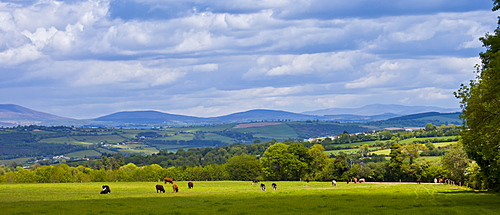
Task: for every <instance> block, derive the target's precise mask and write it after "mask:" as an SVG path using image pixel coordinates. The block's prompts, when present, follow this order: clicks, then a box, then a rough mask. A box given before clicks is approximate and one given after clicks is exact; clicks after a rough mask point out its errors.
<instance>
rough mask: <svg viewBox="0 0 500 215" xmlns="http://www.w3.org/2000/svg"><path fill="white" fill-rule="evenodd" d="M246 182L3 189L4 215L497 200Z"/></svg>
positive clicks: (391, 186)
mask: <svg viewBox="0 0 500 215" xmlns="http://www.w3.org/2000/svg"><path fill="white" fill-rule="evenodd" d="M263 183H265V184H266V185H267V188H268V189H267V191H261V190H260V187H259V185H257V184H256V185H252V184H251V183H250V182H249V181H248V182H247V181H217V182H213V181H197V182H194V189H191V190H189V189H187V182H176V184H178V185H179V186H180V191H179V193H173V192H172V191H171V185H165V186H166V190H167V192H166V193H156V191H155V185H156V184H159V182H128V183H124V182H120V183H106V184H108V185H109V186H110V187H111V191H112V192H111V193H110V194H104V195H101V194H99V192H100V189H101V185H103V184H104V183H69V184H0V208H2V214H63V213H64V214H496V213H498V211H499V210H500V198H499V196H498V195H497V194H487V193H480V192H474V191H473V190H469V189H465V188H462V187H455V186H449V185H441V184H420V185H417V184H400V183H363V184H353V183H349V184H346V183H345V182H339V183H338V186H336V187H332V185H331V183H329V182H311V183H305V182H276V183H277V184H278V190H276V191H274V190H272V189H271V186H270V185H271V183H272V182H263Z"/></svg>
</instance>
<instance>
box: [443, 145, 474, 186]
mask: <svg viewBox="0 0 500 215" xmlns="http://www.w3.org/2000/svg"><path fill="white" fill-rule="evenodd" d="M441 163H442V164H443V166H444V167H445V168H446V169H447V170H448V175H449V177H450V178H451V179H453V180H455V181H457V182H464V179H465V169H466V168H467V166H468V164H469V163H470V160H469V158H468V157H467V154H466V153H465V151H464V150H463V147H462V144H460V143H457V144H455V145H454V146H452V147H451V149H450V150H449V151H448V152H447V153H446V154H444V155H443V156H442V157H441Z"/></svg>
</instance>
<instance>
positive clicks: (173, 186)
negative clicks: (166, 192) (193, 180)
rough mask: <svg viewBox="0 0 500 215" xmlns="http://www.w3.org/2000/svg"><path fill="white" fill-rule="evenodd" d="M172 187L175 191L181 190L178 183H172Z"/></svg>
mask: <svg viewBox="0 0 500 215" xmlns="http://www.w3.org/2000/svg"><path fill="white" fill-rule="evenodd" d="M172 189H173V190H174V193H178V192H179V186H177V184H174V185H172Z"/></svg>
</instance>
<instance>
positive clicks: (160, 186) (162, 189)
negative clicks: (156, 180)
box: [156, 184, 165, 193]
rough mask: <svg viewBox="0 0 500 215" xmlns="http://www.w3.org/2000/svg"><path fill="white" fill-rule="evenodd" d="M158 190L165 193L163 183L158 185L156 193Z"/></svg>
mask: <svg viewBox="0 0 500 215" xmlns="http://www.w3.org/2000/svg"><path fill="white" fill-rule="evenodd" d="M158 192H163V193H165V188H164V187H163V185H161V184H157V185H156V193H158Z"/></svg>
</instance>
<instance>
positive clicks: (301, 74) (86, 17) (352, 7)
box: [0, 0, 499, 119]
mask: <svg viewBox="0 0 500 215" xmlns="http://www.w3.org/2000/svg"><path fill="white" fill-rule="evenodd" d="M491 8H492V1H490V0H422V1H415V0H397V1H396V0H391V1H389V0H381V1H372V0H334V1H332V0H262V1H254V0H238V1H220V0H207V1H202V0H121V1H106V0H91V1H79V0H71V1H52V0H40V1H31V0H7V1H5V0H4V1H2V2H0V41H2V43H0V75H1V76H0V77H1V78H0V103H2V104H18V105H22V106H25V107H28V108H31V109H35V110H39V111H44V112H47V113H51V114H56V115H59V116H64V117H71V118H80V119H81V118H95V117H99V116H102V115H106V114H110V113H113V112H117V111H123V110H158V111H162V112H166V113H173V114H184V115H190V116H201V117H207V116H220V115H225V114H230V113H234V112H240V111H246V110H251V109H274V110H285V111H291V112H304V111H312V110H318V109H325V108H334V107H338V108H355V107H361V106H364V105H368V104H375V103H380V104H401V105H425V106H438V107H445V108H458V107H459V104H458V100H457V99H456V98H454V96H453V92H454V91H456V90H457V89H458V88H459V87H460V84H461V83H467V82H468V80H470V79H472V78H474V73H473V71H474V65H476V64H478V63H479V62H480V61H479V58H478V54H479V53H480V52H482V51H484V48H483V47H482V44H481V43H480V42H479V40H478V38H479V37H481V36H484V35H485V33H487V32H493V30H494V29H495V28H496V23H497V16H498V15H499V14H498V13H496V12H492V11H491Z"/></svg>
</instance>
